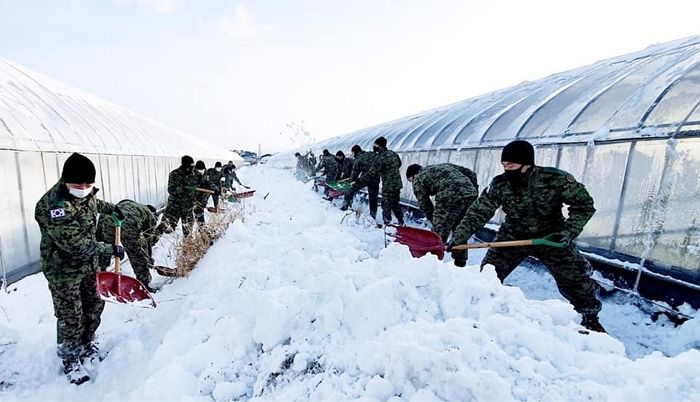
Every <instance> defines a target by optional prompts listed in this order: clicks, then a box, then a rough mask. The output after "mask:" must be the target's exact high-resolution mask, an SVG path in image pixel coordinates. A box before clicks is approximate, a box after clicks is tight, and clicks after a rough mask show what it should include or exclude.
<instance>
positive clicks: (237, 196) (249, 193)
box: [231, 190, 255, 200]
mask: <svg viewBox="0 0 700 402" xmlns="http://www.w3.org/2000/svg"><path fill="white" fill-rule="evenodd" d="M253 194H255V190H248V191H242V192H240V193H233V194H232V195H231V197H233V198H235V199H237V200H240V199H242V198H250V197H252V196H253Z"/></svg>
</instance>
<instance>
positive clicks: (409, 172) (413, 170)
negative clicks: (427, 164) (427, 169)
mask: <svg viewBox="0 0 700 402" xmlns="http://www.w3.org/2000/svg"><path fill="white" fill-rule="evenodd" d="M421 169H422V166H421V165H419V164H417V163H414V164H413V165H411V166H409V167H408V169H406V178H407V179H410V178H411V177H413V176H415V175H417V174H418V172H420V170H421Z"/></svg>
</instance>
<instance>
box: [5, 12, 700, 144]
mask: <svg viewBox="0 0 700 402" xmlns="http://www.w3.org/2000/svg"><path fill="white" fill-rule="evenodd" d="M0 15H1V16H2V17H1V18H0V21H2V23H1V24H0V57H4V58H7V59H10V60H12V61H15V62H17V63H20V64H23V65H25V66H27V67H30V68H32V69H34V70H37V71H40V72H42V73H44V74H47V75H49V76H52V77H54V78H58V79H61V80H63V81H66V82H67V83H69V84H71V85H73V86H76V87H78V88H81V89H84V90H87V91H90V92H92V93H94V94H96V95H98V96H100V97H102V98H105V99H107V100H110V101H112V102H115V103H117V104H120V105H123V106H125V107H128V108H130V109H132V110H134V111H136V112H139V113H142V114H145V115H147V116H149V117H152V118H154V119H156V120H159V121H161V122H162V123H165V124H168V125H170V126H173V127H175V128H178V129H181V130H184V131H188V132H190V133H192V134H194V135H198V136H200V137H203V138H206V139H209V140H212V141H215V142H217V143H219V144H221V145H223V146H226V147H228V148H235V149H239V148H244V149H251V150H256V149H257V145H258V144H262V147H263V152H271V151H277V150H281V149H285V148H288V147H289V146H290V142H289V141H288V139H287V137H288V136H287V135H280V132H284V131H286V130H287V129H286V128H285V126H286V125H287V124H288V123H290V122H299V121H302V120H303V121H304V122H305V124H306V126H307V127H308V128H309V130H310V131H311V133H312V135H313V136H314V137H315V138H316V139H318V140H320V139H323V138H328V137H332V136H335V135H340V134H346V133H349V132H352V131H355V130H358V129H361V128H363V127H367V126H370V125H374V124H377V123H381V122H384V121H388V120H393V119H396V118H399V117H402V116H405V115H408V114H412V113H416V112H419V111H421V110H425V109H430V108H434V107H437V106H441V105H444V104H448V103H452V102H455V101H458V100H461V99H466V98H469V97H472V96H476V95H479V94H482V93H485V92H489V91H492V90H496V89H499V88H503V87H507V86H511V85H514V84H517V83H519V82H521V81H523V80H535V79H538V78H541V77H543V76H546V75H549V74H552V73H556V72H560V71H563V70H567V69H571V68H575V67H579V66H582V65H586V64H590V63H593V62H595V61H598V60H601V59H605V58H609V57H613V56H617V55H620V54H624V53H629V52H632V51H636V50H640V49H642V48H645V47H647V46H648V45H650V44H653V43H659V42H665V41H669V40H673V39H678V38H681V37H687V36H692V35H697V34H700V29H698V28H697V27H698V26H700V22H699V20H698V16H700V1H698V0H664V1H660V0H655V1H648V0H637V1H626V0H625V1H620V0H618V1H615V0H588V1H576V2H574V1H565V0H559V1H554V0H551V1H550V0H536V1H518V0H488V1H482V0H478V1H475V0H472V1H466V0H465V1H458V0H420V1H419V0H405V1H399V0H395V1H388V0H352V1H341V0H337V1H332V0H326V1H323V0H316V1H311V0H294V1H293V0H287V1H272V0H267V1H263V0H259V1H255V2H254V1H233V0H222V1H212V0H199V1H197V0H64V1H52V0H45V1H36V0H14V1H10V0H0Z"/></svg>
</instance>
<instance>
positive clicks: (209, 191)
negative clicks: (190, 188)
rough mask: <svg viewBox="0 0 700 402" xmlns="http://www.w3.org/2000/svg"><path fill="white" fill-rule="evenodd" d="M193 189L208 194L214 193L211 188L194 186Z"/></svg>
mask: <svg viewBox="0 0 700 402" xmlns="http://www.w3.org/2000/svg"><path fill="white" fill-rule="evenodd" d="M194 189H195V190H197V191H200V192H202V193H209V194H214V193H215V191H213V190H207V189H206V188H199V187H195V188H194Z"/></svg>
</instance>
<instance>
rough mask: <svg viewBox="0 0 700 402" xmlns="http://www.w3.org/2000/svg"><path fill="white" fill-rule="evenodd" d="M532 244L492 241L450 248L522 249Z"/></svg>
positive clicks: (526, 241)
mask: <svg viewBox="0 0 700 402" xmlns="http://www.w3.org/2000/svg"><path fill="white" fill-rule="evenodd" d="M533 244H534V243H533V241H532V240H510V241H494V242H487V243H472V244H460V245H459V246H454V247H452V250H470V249H473V248H497V247H522V246H532V245H533Z"/></svg>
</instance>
